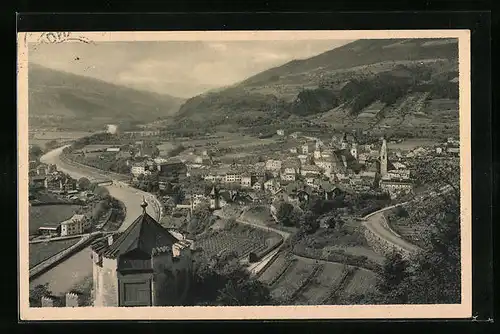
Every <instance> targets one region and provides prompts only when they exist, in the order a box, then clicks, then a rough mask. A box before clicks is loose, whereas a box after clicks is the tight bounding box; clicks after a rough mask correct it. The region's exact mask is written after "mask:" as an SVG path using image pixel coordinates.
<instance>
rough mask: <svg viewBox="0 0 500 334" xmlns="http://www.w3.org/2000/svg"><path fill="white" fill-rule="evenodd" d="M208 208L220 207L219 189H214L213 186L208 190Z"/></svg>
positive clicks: (215, 208)
mask: <svg viewBox="0 0 500 334" xmlns="http://www.w3.org/2000/svg"><path fill="white" fill-rule="evenodd" d="M209 197H210V209H212V210H218V209H220V208H221V205H220V194H219V190H218V189H216V188H215V187H212V190H211V191H210V195H209Z"/></svg>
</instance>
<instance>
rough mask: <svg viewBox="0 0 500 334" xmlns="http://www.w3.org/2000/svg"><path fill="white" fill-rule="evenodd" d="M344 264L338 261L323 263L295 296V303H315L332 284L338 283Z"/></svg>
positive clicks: (319, 301)
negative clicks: (319, 269) (304, 287)
mask: <svg viewBox="0 0 500 334" xmlns="http://www.w3.org/2000/svg"><path fill="white" fill-rule="evenodd" d="M345 269H346V266H344V265H342V264H340V263H325V264H324V265H323V267H322V270H321V271H320V272H318V273H317V275H316V277H314V278H313V279H312V280H311V282H310V284H309V285H308V286H307V288H306V289H304V290H303V291H302V293H301V294H300V295H299V296H298V298H297V304H306V305H307V304H308V305H317V304H320V303H321V302H322V300H323V299H324V298H325V296H327V295H328V293H329V292H330V290H331V288H332V286H335V285H338V284H339V283H340V281H341V279H342V276H343V273H344V271H345Z"/></svg>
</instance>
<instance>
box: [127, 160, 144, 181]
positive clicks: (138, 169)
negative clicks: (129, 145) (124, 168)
mask: <svg viewBox="0 0 500 334" xmlns="http://www.w3.org/2000/svg"><path fill="white" fill-rule="evenodd" d="M130 172H131V173H132V175H134V176H135V177H137V176H139V175H141V174H144V173H145V172H146V163H145V162H144V161H141V162H136V163H134V164H133V165H132V168H130Z"/></svg>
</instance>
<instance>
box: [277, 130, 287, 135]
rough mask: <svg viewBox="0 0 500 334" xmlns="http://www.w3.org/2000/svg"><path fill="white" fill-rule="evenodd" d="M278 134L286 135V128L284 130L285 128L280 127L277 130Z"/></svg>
mask: <svg viewBox="0 0 500 334" xmlns="http://www.w3.org/2000/svg"><path fill="white" fill-rule="evenodd" d="M276 134H277V135H278V136H284V135H285V130H283V129H279V130H277V131H276Z"/></svg>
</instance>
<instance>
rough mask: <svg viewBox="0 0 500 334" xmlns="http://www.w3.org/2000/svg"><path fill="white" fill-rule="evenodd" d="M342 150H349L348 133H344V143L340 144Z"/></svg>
mask: <svg viewBox="0 0 500 334" xmlns="http://www.w3.org/2000/svg"><path fill="white" fill-rule="evenodd" d="M340 148H341V149H343V150H345V149H346V148H347V133H345V132H344V135H343V136H342V141H341V142H340Z"/></svg>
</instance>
